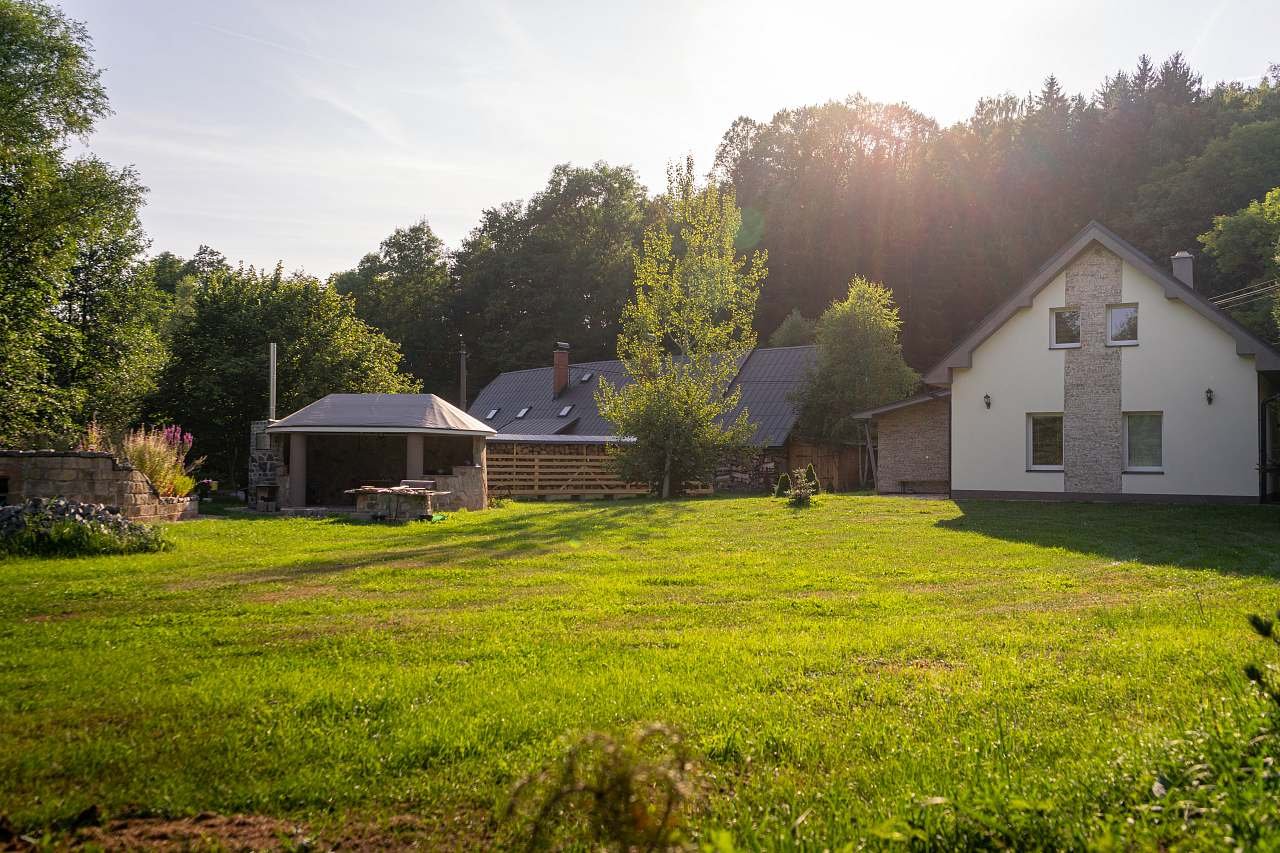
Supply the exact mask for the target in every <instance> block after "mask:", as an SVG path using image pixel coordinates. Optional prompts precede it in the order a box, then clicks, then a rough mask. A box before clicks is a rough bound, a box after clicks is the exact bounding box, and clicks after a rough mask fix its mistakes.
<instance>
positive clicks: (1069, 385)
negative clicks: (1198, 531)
mask: <svg viewBox="0 0 1280 853" xmlns="http://www.w3.org/2000/svg"><path fill="white" fill-rule="evenodd" d="M1123 266H1124V262H1123V261H1121V260H1120V258H1119V257H1118V256H1116V255H1114V254H1112V253H1111V252H1109V251H1108V250H1106V249H1104V248H1103V247H1102V246H1099V245H1094V246H1092V247H1091V248H1089V249H1088V250H1086V251H1085V252H1084V253H1083V254H1081V255H1080V257H1079V258H1077V259H1076V260H1075V261H1074V262H1073V263H1072V264H1071V266H1069V267H1067V306H1068V307H1073V308H1078V309H1079V310H1080V347H1079V348H1078V349H1069V350H1067V351H1066V370H1065V376H1064V379H1065V383H1066V384H1065V386H1064V388H1063V412H1062V467H1063V472H1064V478H1065V485H1066V490H1067V491H1068V492H1090V493H1096V494H1117V493H1119V492H1120V468H1121V465H1122V463H1123V458H1122V456H1121V447H1120V442H1121V432H1122V429H1121V425H1122V423H1123V418H1122V415H1121V412H1120V349H1121V348H1120V347H1109V346H1107V305H1108V304H1111V303H1116V302H1119V301H1120V298H1121V295H1120V273H1121V270H1122V268H1123Z"/></svg>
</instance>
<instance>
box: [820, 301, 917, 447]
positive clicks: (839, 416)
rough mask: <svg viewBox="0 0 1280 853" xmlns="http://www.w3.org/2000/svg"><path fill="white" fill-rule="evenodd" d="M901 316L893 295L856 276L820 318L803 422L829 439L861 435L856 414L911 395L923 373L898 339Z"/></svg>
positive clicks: (844, 439) (854, 438)
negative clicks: (907, 358) (910, 363)
mask: <svg viewBox="0 0 1280 853" xmlns="http://www.w3.org/2000/svg"><path fill="white" fill-rule="evenodd" d="M901 328H902V320H901V319H900V318H899V316H898V309H897V307H896V306H894V304H893V294H891V293H890V292H889V291H888V290H887V289H886V288H885V287H884V286H883V285H880V284H877V283H876V282H873V281H867V280H866V279H865V278H861V277H855V278H854V279H853V281H851V282H849V292H848V294H847V295H846V296H845V298H844V299H841V300H839V301H837V302H834V303H832V304H831V306H830V307H829V308H827V310H826V311H823V312H822V316H821V317H820V318H819V319H818V325H817V334H816V339H817V362H816V364H815V365H814V368H813V370H812V371H811V372H810V374H809V376H808V377H807V379H806V382H805V387H804V390H803V391H802V392H801V395H800V399H799V401H798V402H799V404H800V417H799V423H798V427H799V429H800V431H801V433H802V434H804V435H807V436H810V437H813V438H818V439H823V440H826V441H840V442H855V441H859V440H861V438H862V437H861V436H860V435H859V434H858V423H857V422H856V421H854V420H853V417H852V416H853V415H854V414H855V413H857V412H859V411H863V410H865V409H869V408H873V407H875V406H878V405H881V404H883V403H889V402H893V401H894V400H900V399H902V398H903V397H907V396H910V395H911V393H912V392H913V391H915V390H916V389H917V388H918V387H919V385H920V375H919V374H918V373H916V372H915V371H914V370H912V369H911V368H910V367H908V366H907V363H906V361H904V360H903V358H902V345H901V343H899V340H898V333H899V330H900V329H901Z"/></svg>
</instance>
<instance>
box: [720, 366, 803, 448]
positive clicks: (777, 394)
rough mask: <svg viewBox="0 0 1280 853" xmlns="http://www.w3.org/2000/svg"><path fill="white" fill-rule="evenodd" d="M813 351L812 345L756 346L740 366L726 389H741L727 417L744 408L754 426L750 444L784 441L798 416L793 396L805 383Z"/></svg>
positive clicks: (775, 445)
mask: <svg viewBox="0 0 1280 853" xmlns="http://www.w3.org/2000/svg"><path fill="white" fill-rule="evenodd" d="M815 352H816V350H815V348H814V347H812V346H803V347H769V348H767V349H757V350H753V351H752V353H751V355H749V356H747V360H746V361H745V362H744V363H743V365H742V367H741V368H739V370H738V375H737V377H736V378H735V379H734V380H733V384H732V385H730V386H729V390H730V391H731V392H732V391H733V389H734V388H740V389H742V397H741V398H740V399H739V401H738V407H737V408H736V409H734V410H733V411H732V412H731V413H730V414H729V420H730V421H732V420H733V419H734V418H736V417H737V416H738V412H740V411H742V410H743V409H746V410H747V420H749V421H750V422H751V424H752V426H754V427H755V432H753V433H752V434H751V438H750V440H749V441H748V443H749V444H750V445H751V446H752V447H780V446H782V445H783V444H786V442H787V436H788V435H790V434H791V430H792V429H793V428H794V427H795V425H796V418H797V417H798V416H799V412H798V411H797V410H796V405H795V403H794V402H793V401H792V397H793V396H794V395H795V393H796V392H797V391H799V390H800V387H801V385H803V384H804V380H805V377H806V376H807V375H808V373H809V368H810V367H812V366H813V362H814V359H815V357H816V356H815Z"/></svg>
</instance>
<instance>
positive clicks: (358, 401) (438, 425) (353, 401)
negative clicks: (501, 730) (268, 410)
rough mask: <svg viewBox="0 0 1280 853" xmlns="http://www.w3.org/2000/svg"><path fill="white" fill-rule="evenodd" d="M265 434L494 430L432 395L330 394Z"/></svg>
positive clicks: (489, 432) (472, 432)
mask: <svg viewBox="0 0 1280 853" xmlns="http://www.w3.org/2000/svg"><path fill="white" fill-rule="evenodd" d="M267 432H335V433H423V434H427V435H485V436H487V435H493V434H494V432H495V430H494V429H493V428H492V427H490V426H488V425H487V424H485V423H484V422H483V421H479V420H476V419H475V418H473V417H471V415H468V414H467V413H466V412H464V411H462V410H461V409H459V408H458V407H457V406H454V405H452V404H451V403H449V402H447V401H445V400H442V399H441V398H439V397H437V396H436V395H435V394H330V395H328V396H327V397H321V398H320V399H319V400H316V401H315V402H314V403H311V404H310V405H307V406H303V407H302V408H301V409H299V410H298V411H296V412H294V413H293V414H291V415H289V416H288V417H285V418H281V419H280V420H278V421H276V422H275V423H273V424H271V425H270V426H269V427H267Z"/></svg>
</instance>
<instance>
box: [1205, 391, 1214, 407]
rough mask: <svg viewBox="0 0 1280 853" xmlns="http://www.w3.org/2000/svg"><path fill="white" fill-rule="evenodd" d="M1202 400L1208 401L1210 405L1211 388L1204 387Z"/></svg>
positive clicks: (1211, 398) (1211, 402)
mask: <svg viewBox="0 0 1280 853" xmlns="http://www.w3.org/2000/svg"><path fill="white" fill-rule="evenodd" d="M1204 401H1205V402H1206V403H1208V404H1209V405H1210V406H1212V405H1213V389H1212V388H1206V389H1204Z"/></svg>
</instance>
